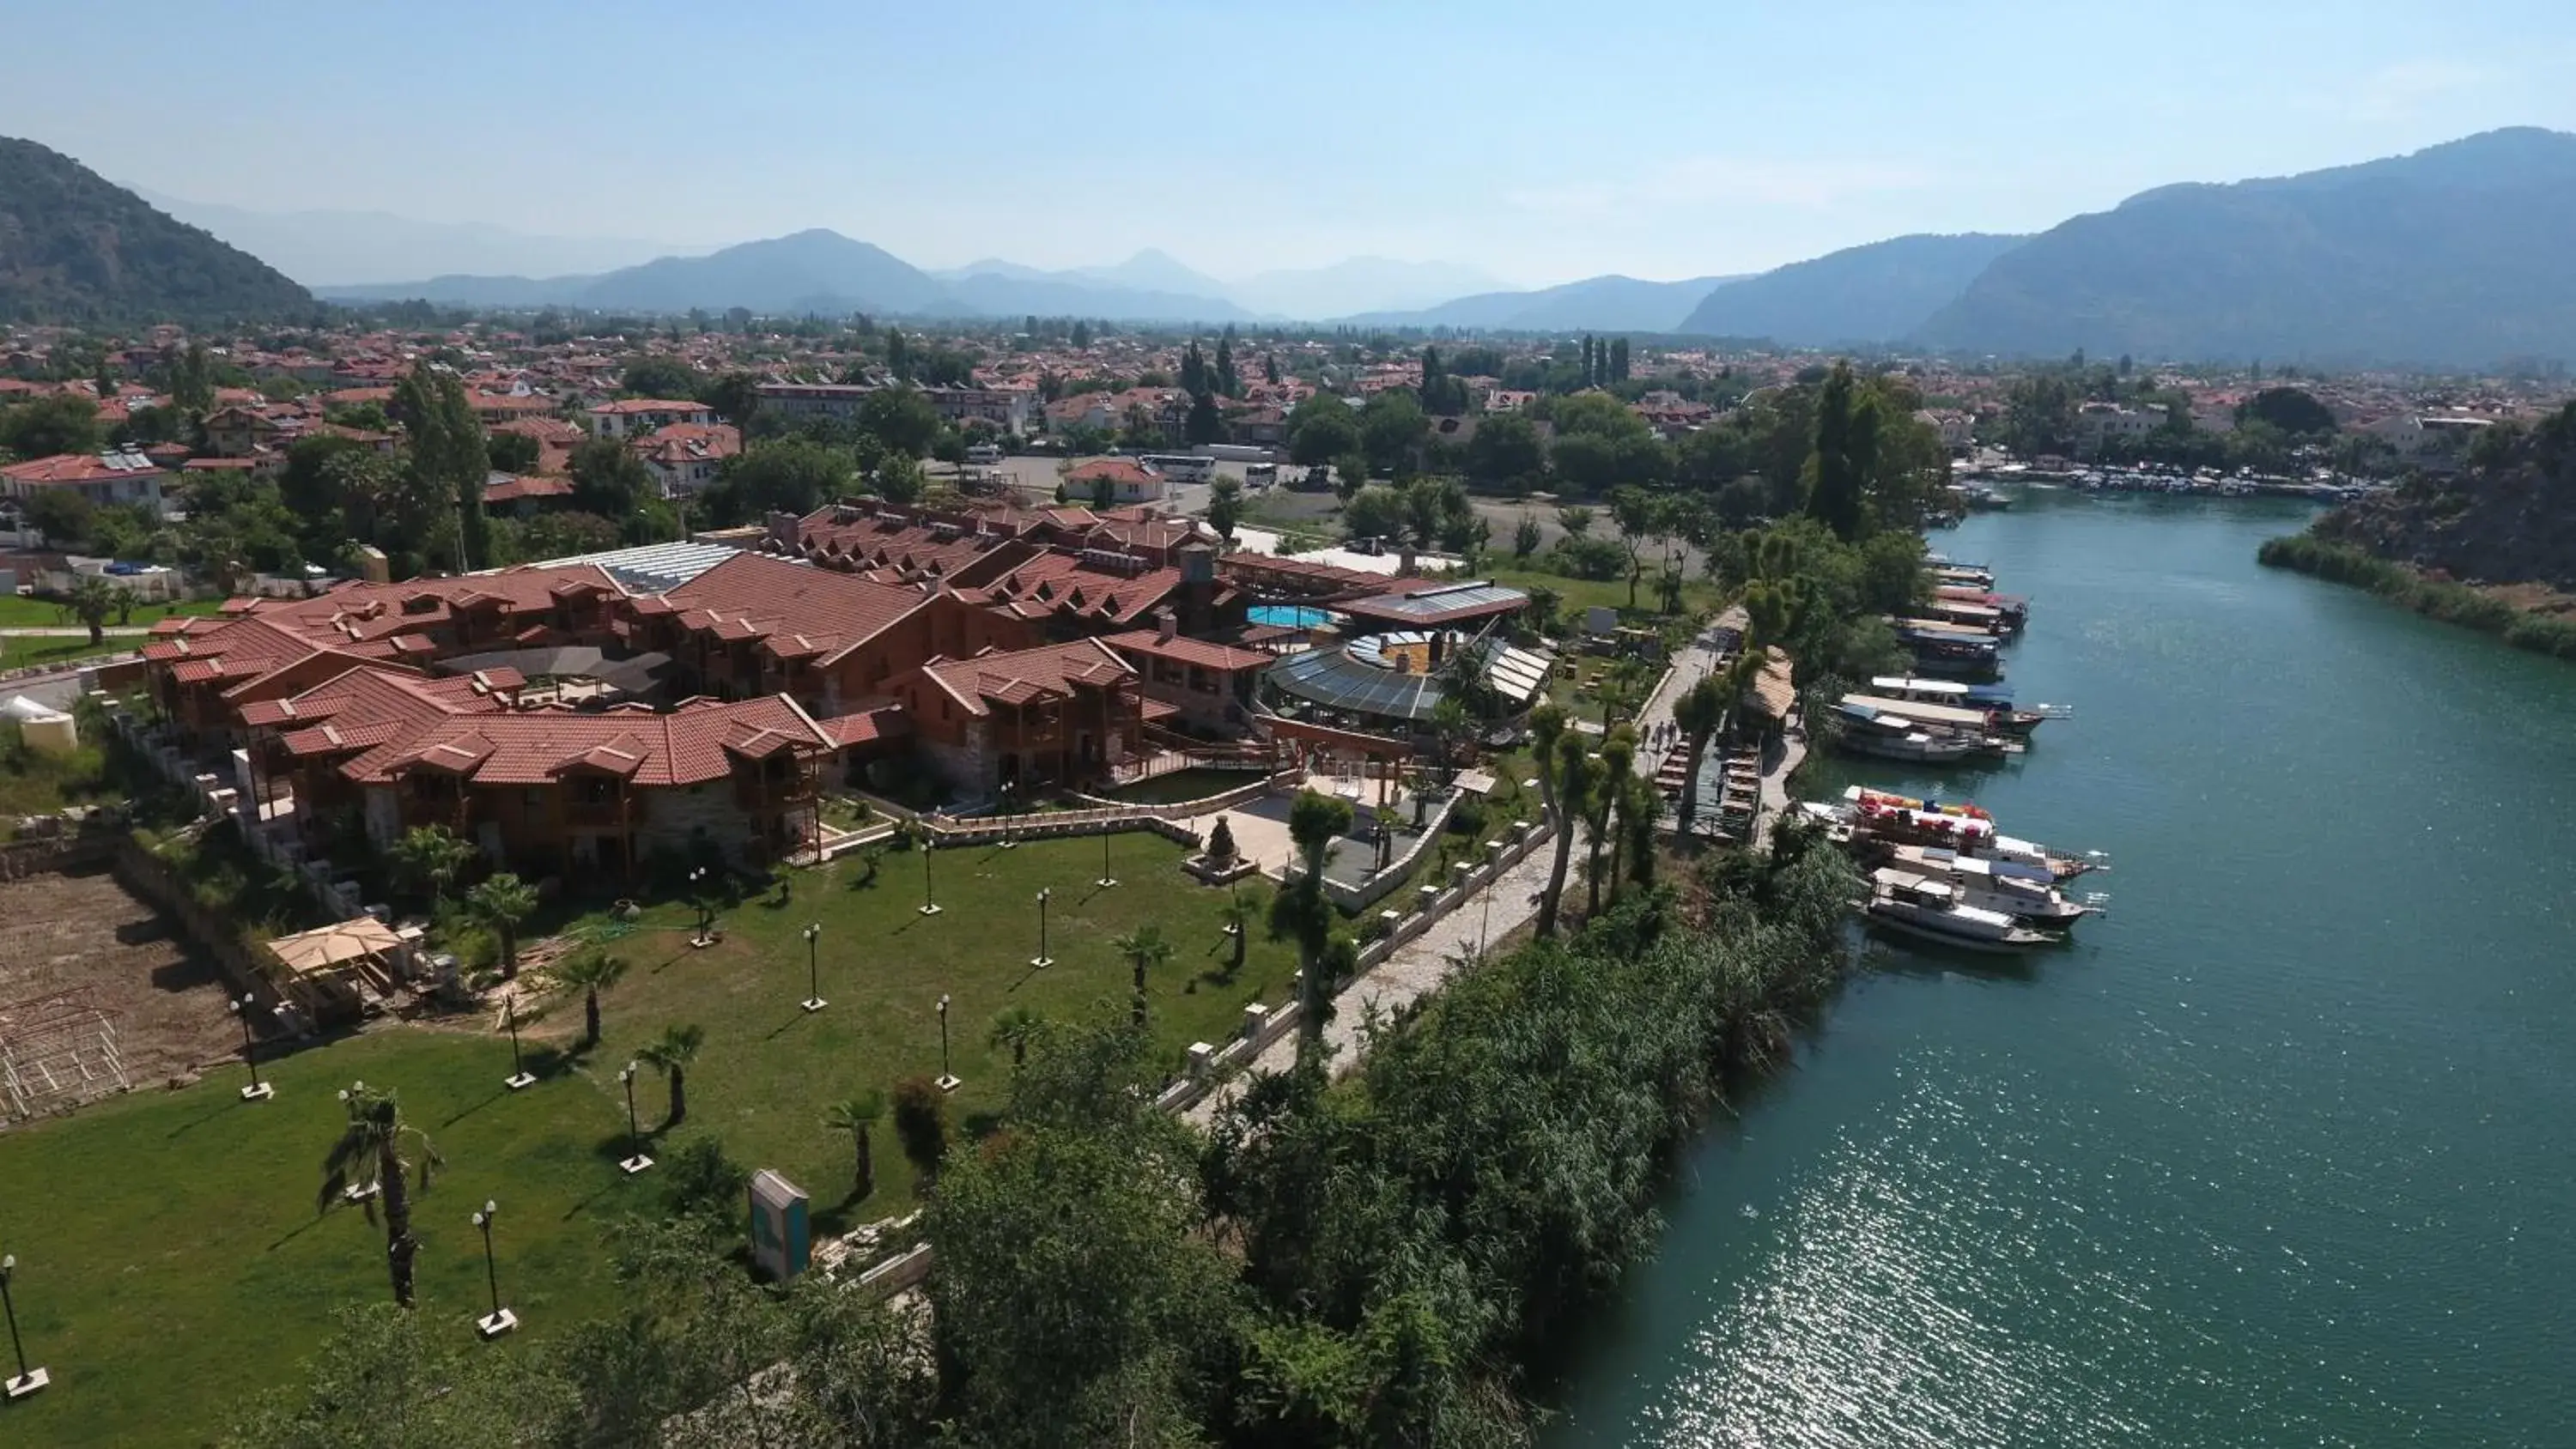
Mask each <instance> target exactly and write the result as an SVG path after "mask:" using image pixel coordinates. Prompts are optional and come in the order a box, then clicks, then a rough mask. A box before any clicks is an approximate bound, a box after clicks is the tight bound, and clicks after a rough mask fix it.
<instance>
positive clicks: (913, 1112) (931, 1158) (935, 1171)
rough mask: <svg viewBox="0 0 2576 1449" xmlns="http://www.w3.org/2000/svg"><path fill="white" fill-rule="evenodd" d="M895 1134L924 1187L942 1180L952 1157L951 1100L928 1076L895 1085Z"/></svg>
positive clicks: (909, 1078)
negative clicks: (946, 1162) (946, 1159)
mask: <svg viewBox="0 0 2576 1449" xmlns="http://www.w3.org/2000/svg"><path fill="white" fill-rule="evenodd" d="M894 1135H895V1140H896V1141H898V1142H900V1143H902V1144H903V1155H904V1157H905V1158H906V1159H907V1160H909V1161H910V1162H911V1163H912V1168H913V1171H914V1172H915V1173H917V1174H918V1175H919V1176H920V1178H921V1183H922V1186H923V1187H924V1188H928V1187H930V1186H931V1185H932V1184H934V1183H936V1182H937V1181H938V1180H939V1160H940V1159H941V1158H943V1157H945V1156H947V1155H948V1101H947V1097H946V1095H945V1094H944V1093H942V1092H941V1091H940V1090H939V1084H938V1083H937V1082H934V1081H932V1080H930V1079H929V1078H928V1077H906V1078H904V1079H903V1080H902V1081H900V1082H897V1083H895V1086H894Z"/></svg>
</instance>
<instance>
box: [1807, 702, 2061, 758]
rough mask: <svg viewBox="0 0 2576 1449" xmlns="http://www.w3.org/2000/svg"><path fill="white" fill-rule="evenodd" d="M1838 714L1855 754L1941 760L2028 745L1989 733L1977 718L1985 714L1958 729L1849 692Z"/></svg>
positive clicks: (1840, 740)
mask: <svg viewBox="0 0 2576 1449" xmlns="http://www.w3.org/2000/svg"><path fill="white" fill-rule="evenodd" d="M1951 713H1954V714H1955V713H1960V712H1959V711H1951ZM1834 716H1835V718H1836V719H1837V720H1838V721H1839V722H1840V724H1841V726H1842V728H1841V730H1840V732H1839V733H1837V734H1836V735H1835V742H1836V743H1837V744H1839V745H1841V746H1842V748H1844V749H1846V750H1849V751H1850V752H1852V753H1853V754H1856V755H1872V756H1876V757H1877V758H1879V759H1883V760H1912V761H1917V762H1921V763H1925V764H1936V765H1937V764H1949V763H1952V762H1955V761H1958V760H1967V759H1979V758H1988V757H2000V756H2003V755H2008V754H2019V753H2021V751H2022V749H2023V746H2022V744H2021V743H2020V742H2019V741H2017V740H2011V739H2007V738H2005V737H2003V736H2001V735H1992V734H1988V733H1986V732H1985V731H1984V729H1983V727H1982V720H1981V718H1980V717H1976V716H1971V718H1972V719H1978V720H1979V728H1977V729H1975V730H1966V729H1955V728H1951V727H1949V726H1947V725H1939V724H1932V723H1929V722H1927V721H1924V720H1919V719H1916V718H1914V717H1913V716H1911V715H1907V714H1899V713H1897V712H1896V711H1895V710H1893V709H1882V708H1879V707H1878V706H1877V705H1876V704H1873V703H1863V702H1859V701H1857V700H1855V699H1849V698H1847V699H1845V700H1844V701H1843V702H1842V703H1840V704H1837V705H1835V706H1834Z"/></svg>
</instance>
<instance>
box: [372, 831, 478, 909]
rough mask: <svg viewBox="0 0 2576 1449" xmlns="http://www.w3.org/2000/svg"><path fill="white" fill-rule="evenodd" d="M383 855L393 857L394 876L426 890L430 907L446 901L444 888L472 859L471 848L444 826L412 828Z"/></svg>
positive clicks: (472, 852) (452, 883)
mask: <svg viewBox="0 0 2576 1449" xmlns="http://www.w3.org/2000/svg"><path fill="white" fill-rule="evenodd" d="M387 853H388V854H390V855H391V856H392V857H393V867H394V873H395V874H396V875H399V876H401V877H402V878H403V879H405V880H407V881H409V882H411V883H412V885H413V886H414V887H416V888H418V889H420V890H424V891H427V892H428V893H429V899H430V904H431V905H433V906H435V905H436V904H437V903H438V902H440V901H442V900H445V899H446V898H447V888H448V887H449V886H451V885H454V884H455V883H456V877H457V876H458V875H460V874H462V873H463V872H464V870H465V867H466V864H467V863H468V862H469V861H471V860H473V859H474V847H473V846H471V845H469V844H467V843H466V842H464V841H462V840H459V839H457V838H456V836H455V834H454V833H453V832H451V831H450V830H449V829H448V828H447V827H446V826H444V825H415V826H413V827H412V828H411V829H409V830H406V831H404V832H403V833H402V838H401V839H400V840H397V841H395V842H394V844H393V849H392V850H391V851H389V852H387Z"/></svg>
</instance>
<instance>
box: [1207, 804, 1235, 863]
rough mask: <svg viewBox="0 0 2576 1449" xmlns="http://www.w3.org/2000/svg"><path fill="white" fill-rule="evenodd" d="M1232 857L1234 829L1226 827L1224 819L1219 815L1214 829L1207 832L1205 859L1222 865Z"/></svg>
mask: <svg viewBox="0 0 2576 1449" xmlns="http://www.w3.org/2000/svg"><path fill="white" fill-rule="evenodd" d="M1234 857H1235V844H1234V827H1233V826H1231V825H1228V824H1227V823H1226V818H1225V817H1224V816H1222V815H1220V816H1218V817H1217V818H1216V828H1215V829H1214V830H1211V831H1209V832H1208V838H1207V858H1208V859H1210V860H1213V861H1216V862H1219V863H1220V864H1222V863H1223V862H1226V861H1230V860H1232V859H1234Z"/></svg>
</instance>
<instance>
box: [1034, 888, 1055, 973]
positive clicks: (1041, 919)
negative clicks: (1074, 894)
mask: <svg viewBox="0 0 2576 1449" xmlns="http://www.w3.org/2000/svg"><path fill="white" fill-rule="evenodd" d="M1053 894H1054V892H1052V891H1050V890H1047V889H1046V888H1045V887H1043V886H1041V887H1040V888H1039V889H1038V953H1037V954H1036V955H1034V956H1031V957H1030V958H1029V964H1030V965H1032V966H1035V967H1036V968H1038V969H1039V970H1040V971H1044V970H1045V969H1047V968H1048V967H1049V966H1052V965H1054V964H1055V958H1054V957H1053V956H1050V955H1048V954H1047V929H1046V908H1047V898H1048V897H1049V896H1051V895H1053Z"/></svg>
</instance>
